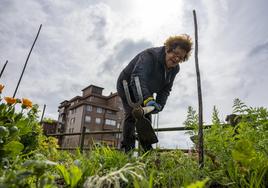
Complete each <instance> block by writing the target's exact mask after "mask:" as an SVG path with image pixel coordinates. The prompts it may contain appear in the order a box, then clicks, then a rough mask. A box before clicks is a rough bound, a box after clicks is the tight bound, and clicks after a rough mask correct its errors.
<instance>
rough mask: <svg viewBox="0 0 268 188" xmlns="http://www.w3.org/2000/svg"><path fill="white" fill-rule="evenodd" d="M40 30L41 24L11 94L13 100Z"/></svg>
mask: <svg viewBox="0 0 268 188" xmlns="http://www.w3.org/2000/svg"><path fill="white" fill-rule="evenodd" d="M41 28H42V24H41V25H40V27H39V29H38V32H37V35H36V37H35V39H34V42H33V45H32V47H31V50H30V52H29V54H28V57H27V59H26V62H25V64H24V67H23V70H22V73H21V75H20V79H19V81H18V83H17V87H16V89H15V91H14V94H13V98H15V96H16V93H17V90H18V88H19V85H20V81H21V78H22V76H23V74H24V71H25V68H26V66H27V63H28V60H29V58H30V55H31V53H32V50H33V47H34V45H35V42H36V40H37V38H38V36H39V33H40V30H41Z"/></svg>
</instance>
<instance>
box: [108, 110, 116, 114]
mask: <svg viewBox="0 0 268 188" xmlns="http://www.w3.org/2000/svg"><path fill="white" fill-rule="evenodd" d="M107 114H112V115H115V114H116V112H115V111H112V110H107Z"/></svg>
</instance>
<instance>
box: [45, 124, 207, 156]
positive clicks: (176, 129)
mask: <svg viewBox="0 0 268 188" xmlns="http://www.w3.org/2000/svg"><path fill="white" fill-rule="evenodd" d="M210 127H211V125H205V126H204V127H203V128H204V129H206V128H210ZM188 130H193V129H192V128H188V127H168V128H154V131H155V132H167V131H188ZM94 134H122V130H111V131H90V132H86V127H83V130H82V132H77V133H57V134H47V136H53V137H60V136H74V135H80V136H81V141H80V145H79V149H80V151H84V150H89V149H90V147H84V140H85V135H94ZM58 149H59V150H75V149H77V147H60V148H58ZM160 150H161V151H169V150H172V149H160ZM180 150H182V151H184V152H188V150H187V149H180Z"/></svg>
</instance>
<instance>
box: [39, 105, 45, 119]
mask: <svg viewBox="0 0 268 188" xmlns="http://www.w3.org/2000/svg"><path fill="white" fill-rule="evenodd" d="M45 111H46V104H44V107H43V112H42V116H41V120H40V123H42V121H43V118H44V114H45Z"/></svg>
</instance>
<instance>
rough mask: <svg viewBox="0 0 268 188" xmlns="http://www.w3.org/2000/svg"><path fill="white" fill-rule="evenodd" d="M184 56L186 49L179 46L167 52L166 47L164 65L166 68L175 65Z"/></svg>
mask: <svg viewBox="0 0 268 188" xmlns="http://www.w3.org/2000/svg"><path fill="white" fill-rule="evenodd" d="M185 56H186V51H185V50H184V49H182V48H180V47H177V48H175V49H174V50H172V51H171V52H167V49H166V66H167V68H168V69H170V68H173V67H176V65H177V64H178V63H181V62H182V61H183V59H184V58H185Z"/></svg>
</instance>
